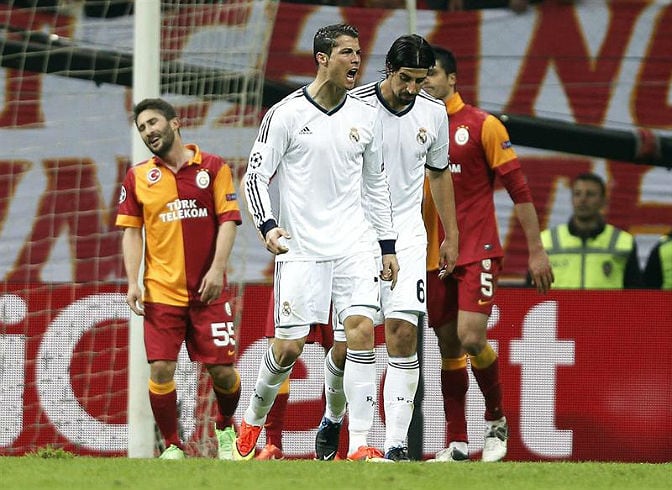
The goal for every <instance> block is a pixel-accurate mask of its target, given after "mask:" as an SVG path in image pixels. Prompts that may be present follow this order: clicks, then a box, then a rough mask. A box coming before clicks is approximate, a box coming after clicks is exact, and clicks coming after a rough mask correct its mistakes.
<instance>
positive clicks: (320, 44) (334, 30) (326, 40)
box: [313, 24, 359, 63]
mask: <svg viewBox="0 0 672 490" xmlns="http://www.w3.org/2000/svg"><path fill="white" fill-rule="evenodd" d="M340 36H350V37H352V38H354V39H359V31H358V30H357V28H356V27H355V26H351V25H350V24H333V25H330V26H325V27H321V28H319V29H318V30H317V32H316V33H315V37H313V59H314V60H315V63H317V58H316V57H317V53H324V54H326V55H327V56H331V50H332V49H333V47H334V46H336V39H338V38H339V37H340Z"/></svg>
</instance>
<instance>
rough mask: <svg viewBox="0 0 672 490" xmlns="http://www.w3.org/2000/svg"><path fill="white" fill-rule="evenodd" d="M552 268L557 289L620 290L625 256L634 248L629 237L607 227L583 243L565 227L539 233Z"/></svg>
mask: <svg viewBox="0 0 672 490" xmlns="http://www.w3.org/2000/svg"><path fill="white" fill-rule="evenodd" d="M541 241H542V243H543V245H544V248H545V249H546V252H547V253H548V256H549V258H550V260H551V265H552V266H553V275H554V276H555V282H553V288H556V289H622V288H623V280H624V277H625V268H626V264H627V262H628V256H629V255H630V253H631V252H632V248H633V246H634V238H633V236H632V235H631V234H630V233H627V232H625V231H623V230H620V229H618V228H615V227H614V226H612V225H609V224H608V225H606V226H605V228H604V230H603V231H602V233H600V234H599V235H597V236H596V237H593V238H587V239H585V240H584V239H582V238H581V237H578V236H574V235H572V234H571V233H569V227H568V226H567V224H564V225H560V226H556V227H554V228H551V229H549V230H544V231H543V232H542V233H541Z"/></svg>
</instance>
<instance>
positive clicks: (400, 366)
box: [383, 354, 420, 452]
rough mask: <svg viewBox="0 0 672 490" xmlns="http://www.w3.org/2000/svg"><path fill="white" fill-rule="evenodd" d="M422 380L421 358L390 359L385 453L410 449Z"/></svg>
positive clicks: (388, 365)
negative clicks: (408, 444) (407, 438)
mask: <svg viewBox="0 0 672 490" xmlns="http://www.w3.org/2000/svg"><path fill="white" fill-rule="evenodd" d="M419 378H420V363H419V362H418V355H417V354H413V355H412V356H409V357H390V358H389V360H388V363H387V374H386V375H385V386H384V387H383V400H384V405H385V452H387V451H388V450H389V449H390V448H393V447H398V446H406V437H407V435H408V427H409V426H410V425H411V418H412V417H413V407H414V402H413V399H414V398H415V392H416V391H417V389H418V379H419Z"/></svg>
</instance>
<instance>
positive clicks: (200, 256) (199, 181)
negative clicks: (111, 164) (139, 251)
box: [116, 145, 241, 306]
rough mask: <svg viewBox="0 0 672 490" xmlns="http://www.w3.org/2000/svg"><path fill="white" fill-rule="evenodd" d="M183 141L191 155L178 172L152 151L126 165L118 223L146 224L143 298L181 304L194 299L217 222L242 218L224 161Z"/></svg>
mask: <svg viewBox="0 0 672 490" xmlns="http://www.w3.org/2000/svg"><path fill="white" fill-rule="evenodd" d="M186 146H187V147H188V148H189V149H191V150H192V151H193V152H194V157H193V158H192V159H191V160H190V161H189V162H188V163H187V164H186V165H184V166H183V167H182V168H181V169H180V170H179V171H178V172H177V173H173V172H172V171H171V170H170V169H169V168H168V167H166V166H165V165H164V164H163V163H162V162H161V160H160V159H159V158H158V157H153V158H150V159H149V160H147V161H146V162H143V163H141V164H139V165H136V166H134V167H132V168H130V169H129V171H128V172H127V174H126V177H125V179H124V182H123V185H122V188H121V195H120V196H119V209H118V214H117V221H116V224H117V226H120V227H124V228H127V227H130V228H141V227H142V226H144V227H145V237H146V238H145V239H146V253H145V273H144V286H145V296H144V301H147V302H152V303H164V304H169V305H175V306H186V305H188V304H189V303H190V302H195V301H198V298H199V296H200V295H199V294H198V292H197V290H198V287H199V286H200V282H201V280H202V278H203V276H204V275H205V273H206V272H207V270H208V268H209V267H210V264H211V263H212V259H213V257H214V253H215V241H216V237H217V231H218V229H219V225H220V224H221V223H224V222H226V221H234V222H235V223H236V224H238V225H239V224H240V223H241V216H240V209H239V207H238V200H237V196H236V190H235V187H234V185H233V178H232V175H231V169H230V168H229V166H228V165H227V164H226V163H225V162H224V160H222V159H221V158H220V157H218V156H216V155H211V154H208V153H205V152H201V151H200V149H199V148H198V146H196V145H186ZM223 300H224V296H222V297H220V299H219V301H223Z"/></svg>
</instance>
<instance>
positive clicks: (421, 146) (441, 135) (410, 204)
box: [350, 81, 448, 250]
mask: <svg viewBox="0 0 672 490" xmlns="http://www.w3.org/2000/svg"><path fill="white" fill-rule="evenodd" d="M380 83H381V82H380V81H378V82H372V83H368V84H366V85H362V86H361V87H357V88H355V89H353V90H351V91H350V93H351V94H352V95H354V96H357V97H359V98H362V99H364V100H365V101H366V102H368V103H370V104H372V105H375V106H376V107H377V108H378V118H379V120H380V121H381V123H382V125H383V160H384V162H385V170H386V172H387V178H388V181H389V184H390V194H391V197H392V217H393V221H394V228H395V230H396V231H397V233H398V235H399V236H398V239H397V244H396V247H397V250H401V249H403V248H405V247H409V246H414V245H421V244H426V243H427V233H426V231H425V225H424V222H423V220H422V191H423V183H424V178H425V168H429V169H432V170H438V171H443V170H446V169H447V168H448V116H447V114H446V107H445V105H444V103H443V101H441V100H439V99H435V98H434V97H432V96H430V95H429V94H427V93H426V92H424V91H423V92H420V94H419V95H418V96H417V97H416V98H415V101H414V102H413V103H412V104H410V105H409V106H408V107H406V108H405V109H404V110H402V111H400V112H396V111H394V110H393V109H391V108H390V107H389V106H388V105H387V104H386V102H385V100H384V99H383V96H382V94H381V92H380Z"/></svg>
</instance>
